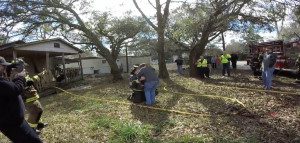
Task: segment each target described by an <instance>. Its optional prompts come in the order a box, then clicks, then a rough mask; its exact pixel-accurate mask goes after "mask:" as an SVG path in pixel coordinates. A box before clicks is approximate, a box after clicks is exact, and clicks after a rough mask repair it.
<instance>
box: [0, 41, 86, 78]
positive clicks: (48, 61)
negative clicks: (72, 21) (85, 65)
mask: <svg viewBox="0 0 300 143" xmlns="http://www.w3.org/2000/svg"><path fill="white" fill-rule="evenodd" d="M81 53H82V50H80V49H78V48H77V47H75V46H73V45H72V44H70V43H68V42H66V41H65V40H63V39H61V38H55V39H47V40H40V41H34V42H28V43H26V42H24V41H16V42H12V43H7V44H4V45H1V46H0V56H2V57H4V58H5V59H6V60H7V61H11V60H13V59H15V58H18V57H22V58H23V59H24V60H25V62H26V63H28V65H29V66H28V67H27V71H28V72H29V75H35V74H38V73H41V72H42V71H43V70H45V69H46V70H47V71H51V72H52V73H53V75H54V76H58V75H57V70H56V67H57V65H60V64H61V65H63V70H62V72H63V75H65V76H66V75H67V72H68V69H66V68H65V56H66V55H74V54H76V55H79V57H81V56H80V54H81ZM55 57H61V59H62V60H61V61H55V60H53V59H54V58H55ZM79 59H80V58H79ZM78 63H79V64H78V65H79V66H78V69H79V70H78V71H79V73H78V74H79V75H81V77H82V66H81V60H78Z"/></svg>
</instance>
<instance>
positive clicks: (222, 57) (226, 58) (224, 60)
mask: <svg viewBox="0 0 300 143" xmlns="http://www.w3.org/2000/svg"><path fill="white" fill-rule="evenodd" d="M228 58H230V57H227V56H224V55H222V56H221V63H223V64H225V63H228V62H229V61H228Z"/></svg>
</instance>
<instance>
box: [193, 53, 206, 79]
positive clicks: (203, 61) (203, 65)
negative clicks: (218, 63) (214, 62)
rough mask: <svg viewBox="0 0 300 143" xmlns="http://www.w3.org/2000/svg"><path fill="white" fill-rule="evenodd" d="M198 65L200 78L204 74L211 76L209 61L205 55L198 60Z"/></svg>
mask: <svg viewBox="0 0 300 143" xmlns="http://www.w3.org/2000/svg"><path fill="white" fill-rule="evenodd" d="M196 66H197V70H198V75H199V76H200V78H204V75H205V76H206V77H207V78H209V68H208V62H207V60H206V59H205V58H204V57H203V56H200V58H199V60H197V62H196Z"/></svg>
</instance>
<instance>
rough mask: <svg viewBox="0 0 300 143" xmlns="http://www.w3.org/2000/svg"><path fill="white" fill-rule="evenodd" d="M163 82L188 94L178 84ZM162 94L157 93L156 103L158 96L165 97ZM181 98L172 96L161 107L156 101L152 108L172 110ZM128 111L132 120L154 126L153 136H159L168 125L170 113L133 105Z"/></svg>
mask: <svg viewBox="0 0 300 143" xmlns="http://www.w3.org/2000/svg"><path fill="white" fill-rule="evenodd" d="M164 81H165V83H167V84H168V85H173V86H175V87H176V88H177V89H181V90H183V91H185V92H189V91H188V90H186V89H185V88H183V87H182V86H180V85H178V84H175V83H174V82H173V81H171V80H164ZM162 94H163V93H159V95H158V97H156V101H157V98H159V96H166V95H162ZM181 98H182V96H180V95H176V94H174V95H172V97H171V98H170V99H169V100H167V101H166V102H165V103H164V104H163V105H162V103H161V102H160V101H158V102H159V103H157V104H155V105H154V106H153V107H154V108H156V107H157V108H164V109H172V108H173V107H174V106H176V105H177V103H178V101H179V100H180V99H181ZM139 105H145V104H139ZM145 106H146V105H145ZM162 106H163V107H162ZM130 109H131V113H132V115H133V116H134V118H136V119H137V120H139V121H141V122H143V123H148V124H151V125H154V126H155V128H154V130H153V133H154V136H158V135H160V134H161V132H162V130H163V128H164V127H165V126H167V125H168V123H170V120H169V115H170V114H171V113H170V112H166V111H161V110H155V109H149V108H143V107H139V106H136V105H135V104H133V105H131V106H130Z"/></svg>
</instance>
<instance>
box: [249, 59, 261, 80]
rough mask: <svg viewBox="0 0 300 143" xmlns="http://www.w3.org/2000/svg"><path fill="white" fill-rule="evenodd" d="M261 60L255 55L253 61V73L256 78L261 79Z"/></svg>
mask: <svg viewBox="0 0 300 143" xmlns="http://www.w3.org/2000/svg"><path fill="white" fill-rule="evenodd" d="M260 68H261V60H260V56H259V54H257V53H256V54H254V55H253V57H252V59H251V69H252V71H253V75H254V77H257V78H259V77H260V76H261V71H260Z"/></svg>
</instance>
